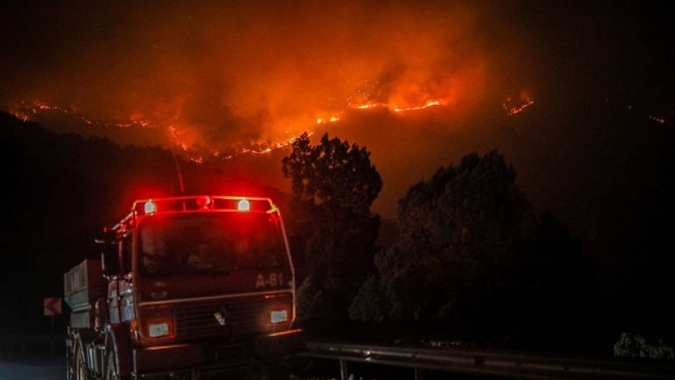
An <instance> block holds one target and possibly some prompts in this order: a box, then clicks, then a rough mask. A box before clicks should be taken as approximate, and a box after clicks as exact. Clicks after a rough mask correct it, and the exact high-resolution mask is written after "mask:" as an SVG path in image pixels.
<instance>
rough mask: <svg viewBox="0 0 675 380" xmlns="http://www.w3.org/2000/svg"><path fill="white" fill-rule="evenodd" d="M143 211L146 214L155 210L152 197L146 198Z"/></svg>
mask: <svg viewBox="0 0 675 380" xmlns="http://www.w3.org/2000/svg"><path fill="white" fill-rule="evenodd" d="M143 211H145V213H146V214H152V213H155V212H157V204H156V203H155V202H153V201H152V199H150V200H148V201H147V202H145V205H144V206H143Z"/></svg>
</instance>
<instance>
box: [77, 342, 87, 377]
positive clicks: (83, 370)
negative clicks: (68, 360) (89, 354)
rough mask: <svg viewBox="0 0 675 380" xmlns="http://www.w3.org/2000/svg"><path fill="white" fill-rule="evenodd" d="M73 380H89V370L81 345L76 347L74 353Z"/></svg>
mask: <svg viewBox="0 0 675 380" xmlns="http://www.w3.org/2000/svg"><path fill="white" fill-rule="evenodd" d="M75 380H89V368H87V360H86V359H85V358H84V348H83V347H82V345H78V347H77V350H76V352H75Z"/></svg>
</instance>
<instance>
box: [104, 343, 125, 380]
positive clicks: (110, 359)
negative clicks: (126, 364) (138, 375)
mask: <svg viewBox="0 0 675 380" xmlns="http://www.w3.org/2000/svg"><path fill="white" fill-rule="evenodd" d="M105 364H106V365H105V377H104V380H128V379H129V377H128V376H120V371H119V367H118V366H117V357H116V356H115V352H114V351H113V350H108V353H107V354H106V359H105Z"/></svg>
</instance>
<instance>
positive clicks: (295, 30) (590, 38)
mask: <svg viewBox="0 0 675 380" xmlns="http://www.w3.org/2000/svg"><path fill="white" fill-rule="evenodd" d="M669 8H670V7H669V6H668V4H667V3H666V2H656V1H653V2H652V1H646V2H645V1H639V2H638V1H628V2H618V1H617V2H615V1H589V2H581V3H579V4H577V2H565V1H561V2H548V1H546V2H542V1H520V0H519V1H485V2H471V1H466V2H463V1H456V2H453V1H431V0H428V1H377V2H364V1H358V2H357V1H355V2H350V1H339V2H327V1H321V2H319V1H294V2H278V1H252V2H249V1H234V0H233V1H220V2H210V1H201V0H197V1H174V2H139V1H115V2H112V1H110V2H87V1H37V0H35V1H14V0H9V1H5V2H3V5H0V10H1V12H0V18H1V19H0V30H1V33H0V49H1V51H2V59H1V60H0V88H1V89H2V91H0V110H2V111H4V112H9V113H12V114H15V115H17V116H19V117H22V118H30V119H34V120H37V121H45V120H50V121H54V116H55V115H70V116H69V117H70V119H68V120H71V121H72V120H74V117H73V116H72V115H77V117H78V118H79V120H80V121H82V120H87V121H92V120H93V121H96V122H95V123H94V124H95V125H93V126H90V127H88V128H89V129H87V127H85V128H81V126H80V127H79V129H77V131H78V132H83V133H84V134H89V135H101V136H107V137H111V138H113V139H115V140H116V141H117V142H119V143H120V144H136V145H161V146H163V147H166V148H170V149H173V150H175V151H177V152H183V153H185V154H186V155H188V154H189V156H190V157H192V158H196V157H206V156H209V155H210V156H217V155H220V154H224V153H223V152H232V151H233V150H234V151H237V149H239V151H242V150H244V149H246V148H247V147H250V146H251V145H250V144H257V143H263V144H267V145H269V146H274V145H275V144H281V145H283V144H284V143H286V142H288V140H289V139H291V138H293V137H296V136H298V135H299V134H300V133H302V132H304V131H308V132H311V133H314V135H315V136H319V135H320V134H322V133H324V132H328V133H329V134H331V135H336V136H338V137H340V138H342V139H344V140H348V141H349V142H350V143H356V144H359V145H360V146H365V147H366V148H368V149H369V150H370V151H371V152H372V156H371V159H372V161H373V163H374V164H375V166H376V167H377V169H378V171H379V172H380V173H381V175H382V178H383V181H384V188H383V191H382V193H381V196H380V198H379V199H378V200H377V201H376V202H375V204H374V208H373V211H375V212H378V213H381V214H382V215H383V216H385V217H388V218H392V219H395V217H396V201H397V200H398V199H399V198H400V197H401V196H402V195H403V194H404V192H405V190H406V189H407V188H408V187H409V186H410V185H412V184H414V183H416V182H418V181H420V180H424V179H427V178H429V177H430V176H431V175H432V174H433V172H434V171H435V170H436V169H437V168H438V167H440V166H446V165H451V164H452V165H456V164H458V162H459V160H460V158H461V157H462V156H464V155H466V154H468V153H470V152H474V151H477V152H479V153H485V152H487V151H489V150H491V149H493V148H496V149H498V150H499V151H500V152H502V153H503V154H504V156H505V158H506V160H507V162H509V163H511V164H512V165H513V166H514V168H515V170H516V171H517V173H518V179H517V183H518V184H519V186H520V187H521V190H523V191H524V192H525V194H526V195H527V196H528V197H529V198H530V200H531V201H532V203H533V205H534V206H535V209H536V210H538V211H542V210H544V209H550V210H552V212H553V213H554V215H556V216H557V217H558V218H559V219H561V220H562V221H563V222H564V223H565V224H566V225H568V227H569V228H570V229H571V230H572V232H573V233H575V234H576V235H578V236H580V237H581V238H583V239H584V241H585V243H586V246H587V247H588V249H589V251H590V252H591V254H592V256H593V257H594V259H595V260H596V262H597V263H598V265H599V267H600V275H601V281H602V283H603V284H605V285H607V287H608V288H611V289H613V288H612V287H616V286H619V287H620V286H621V284H623V283H625V282H628V283H630V281H635V280H634V279H633V278H632V277H631V275H630V274H629V272H630V271H631V270H634V269H635V268H640V269H641V270H643V271H649V270H652V268H650V267H649V266H651V265H657V266H658V264H659V263H660V260H661V259H660V257H656V256H658V255H657V254H655V253H654V252H653V250H654V249H655V247H654V246H653V245H654V243H653V239H652V242H651V244H648V245H647V246H644V245H641V244H640V242H641V239H644V238H645V236H648V237H650V238H651V235H650V231H653V230H654V228H655V226H656V230H657V231H661V230H664V231H665V230H666V228H665V227H664V226H663V222H665V221H667V220H668V218H667V215H663V214H662V213H663V212H664V208H663V207H659V205H660V203H658V202H656V201H654V200H655V199H662V198H665V197H666V196H667V195H666V194H663V193H664V191H665V190H664V189H672V184H673V180H672V178H673V175H674V174H675V168H673V166H671V164H672V162H673V153H672V152H673V151H672V149H673V144H674V143H673V131H675V76H674V75H673V72H672V68H673V67H675V62H673V57H674V55H675V54H673V53H674V52H675V43H674V41H673V39H672V37H670V36H669V35H672V33H670V28H671V25H672V24H673V22H674V21H675V17H673V16H675V14H674V13H673V11H672V10H670V9H669ZM524 106H526V107H524ZM40 107H41V108H42V110H41V111H38V112H37V113H33V112H32V110H37V109H39V108H40ZM518 107H524V108H523V109H522V111H521V112H519V113H516V114H513V115H508V112H509V110H512V109H516V108H518ZM48 108H49V109H52V111H49V112H48V111H47V110H46V109H48ZM331 118H335V119H333V121H331ZM84 124H86V123H84ZM52 125H54V128H55V129H57V130H59V131H67V130H68V128H69V127H71V126H72V125H71V124H69V123H67V122H61V123H60V124H59V123H58V122H55V123H53V124H52ZM280 149H284V148H280ZM188 152H189V153H188ZM265 159H266V158H265V155H261V156H260V160H265ZM261 174H264V175H265V176H266V178H268V179H269V181H270V183H273V184H278V185H279V186H282V187H283V186H288V184H287V183H286V182H285V180H284V179H283V178H282V177H281V172H280V163H279V162H278V161H274V162H272V161H270V163H269V172H266V173H261ZM664 186H665V187H664ZM668 186H671V187H668ZM665 210H666V211H668V210H669V209H667V208H666V209H665ZM660 212H661V213H660ZM115 217H116V216H115ZM668 223H672V222H668ZM652 255H656V256H654V257H652ZM654 270H656V269H655V268H654ZM656 273H657V275H659V276H665V275H666V274H665V271H664V270H659V271H657V272H656ZM609 293H611V291H609ZM611 297H620V295H617V294H613V295H611ZM634 297H635V298H639V295H635V296H634Z"/></svg>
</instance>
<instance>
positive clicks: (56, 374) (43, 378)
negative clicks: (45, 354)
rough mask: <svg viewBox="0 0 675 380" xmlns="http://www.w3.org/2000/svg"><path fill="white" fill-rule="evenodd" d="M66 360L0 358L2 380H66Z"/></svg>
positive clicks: (54, 358)
mask: <svg viewBox="0 0 675 380" xmlns="http://www.w3.org/2000/svg"><path fill="white" fill-rule="evenodd" d="M65 378H66V366H65V359H64V358H63V357H60V356H59V357H49V358H32V359H26V358H11V357H4V356H0V380H64V379H65Z"/></svg>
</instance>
